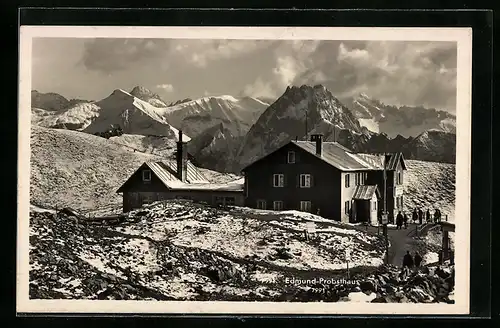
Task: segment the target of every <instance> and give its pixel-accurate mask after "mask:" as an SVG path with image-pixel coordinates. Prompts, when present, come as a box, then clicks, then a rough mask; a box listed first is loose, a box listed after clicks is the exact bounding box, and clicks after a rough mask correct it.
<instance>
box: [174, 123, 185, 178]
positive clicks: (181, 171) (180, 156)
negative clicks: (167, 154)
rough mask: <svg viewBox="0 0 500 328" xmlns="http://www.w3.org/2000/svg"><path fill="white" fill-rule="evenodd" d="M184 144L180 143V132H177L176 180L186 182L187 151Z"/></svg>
mask: <svg viewBox="0 0 500 328" xmlns="http://www.w3.org/2000/svg"><path fill="white" fill-rule="evenodd" d="M186 148H187V147H186V142H184V141H182V130H179V141H177V157H176V159H177V178H178V179H179V180H181V181H182V182H186V175H187V162H188V156H187V149H186Z"/></svg>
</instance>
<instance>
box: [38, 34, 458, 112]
mask: <svg viewBox="0 0 500 328" xmlns="http://www.w3.org/2000/svg"><path fill="white" fill-rule="evenodd" d="M32 51H33V52H32V90H38V91H39V92H56V93H59V94H61V95H63V96H64V97H66V98H68V99H71V98H78V99H86V100H100V99H103V98H105V97H107V96H108V95H110V94H111V93H112V92H113V90H115V89H124V90H126V91H130V90H131V89H132V88H133V87H135V86H143V87H146V88H148V89H150V90H151V91H153V92H155V93H158V94H159V95H160V96H161V97H162V98H163V99H164V100H166V101H169V102H170V101H176V100H179V99H185V98H191V99H195V98H199V97H204V96H217V95H232V96H236V97H237V96H253V97H263V98H272V99H276V98H278V97H279V96H281V95H282V94H283V93H284V91H285V89H286V87H287V86H289V85H297V86H300V85H302V84H310V85H315V84H323V85H325V86H326V87H327V88H328V89H329V90H330V91H331V92H332V93H333V95H334V96H336V97H337V98H339V99H345V98H348V97H351V96H355V95H357V94H359V93H365V94H367V95H369V96H370V97H372V98H376V99H379V100H381V101H383V102H384V103H386V104H392V105H398V106H400V105H407V106H425V107H432V108H437V109H443V110H447V111H449V112H451V113H455V107H456V76H457V46H456V43H455V42H426V41H412V42H409V41H340V40H339V41H337V40H335V41H331V40H328V41H325V40H213V39H196V40H194V39H192V40H182V39H135V38H134V39H123V38H121V39H111V38H100V39H91V38H59V39H58V38H36V39H33V47H32Z"/></svg>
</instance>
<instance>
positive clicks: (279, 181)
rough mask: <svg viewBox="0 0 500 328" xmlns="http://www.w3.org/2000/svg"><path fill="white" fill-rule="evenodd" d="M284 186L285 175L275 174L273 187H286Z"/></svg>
mask: <svg viewBox="0 0 500 328" xmlns="http://www.w3.org/2000/svg"><path fill="white" fill-rule="evenodd" d="M284 186H285V175H284V174H273V187H284Z"/></svg>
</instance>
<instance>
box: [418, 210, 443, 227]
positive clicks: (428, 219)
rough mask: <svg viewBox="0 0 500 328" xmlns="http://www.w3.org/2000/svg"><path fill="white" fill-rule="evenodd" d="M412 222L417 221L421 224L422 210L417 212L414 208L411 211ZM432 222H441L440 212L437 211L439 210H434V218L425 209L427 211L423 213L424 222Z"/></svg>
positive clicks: (422, 219)
mask: <svg viewBox="0 0 500 328" xmlns="http://www.w3.org/2000/svg"><path fill="white" fill-rule="evenodd" d="M412 220H413V222H417V221H418V223H419V224H422V223H423V221H424V212H423V211H422V209H418V210H417V209H416V208H415V209H414V210H413V214H412ZM433 221H434V223H438V222H441V211H440V210H439V208H436V209H435V210H434V216H432V215H431V211H430V210H429V209H427V211H426V212H425V222H427V223H432V222H433Z"/></svg>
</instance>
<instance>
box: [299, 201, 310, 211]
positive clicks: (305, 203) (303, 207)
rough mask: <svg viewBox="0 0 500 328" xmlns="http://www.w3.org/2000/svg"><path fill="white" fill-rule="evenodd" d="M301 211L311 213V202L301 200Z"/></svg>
mask: <svg viewBox="0 0 500 328" xmlns="http://www.w3.org/2000/svg"><path fill="white" fill-rule="evenodd" d="M300 210H301V211H303V212H311V202H310V201H308V200H301V201H300Z"/></svg>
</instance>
